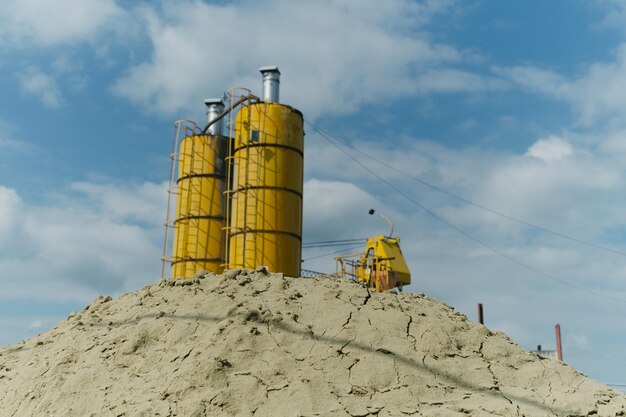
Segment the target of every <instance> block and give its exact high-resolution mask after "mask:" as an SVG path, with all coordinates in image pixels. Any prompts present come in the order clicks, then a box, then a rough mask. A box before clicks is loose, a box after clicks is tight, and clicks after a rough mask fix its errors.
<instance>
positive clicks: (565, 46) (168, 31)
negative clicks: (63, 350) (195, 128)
mask: <svg viewBox="0 0 626 417" xmlns="http://www.w3.org/2000/svg"><path fill="white" fill-rule="evenodd" d="M625 27H626V1H624V0H551V1H549V2H547V1H544V0H527V1H523V2H520V1H515V0H505V1H486V0H463V1H461V0H458V1H456V0H422V1H417V0H414V1H409V0H390V1H384V2H380V1H363V0H320V1H316V2H310V1H287V0H239V1H235V2H229V1H225V0H216V1H199V0H198V1H188V0H182V1H179V2H165V1H163V2H159V1H144V2H142V1H139V2H136V1H130V0H55V1H52V0H19V1H18V0H5V1H3V4H2V8H0V97H1V98H2V99H1V100H0V285H2V289H3V290H2V291H1V292H0V297H1V302H0V312H1V313H2V315H1V316H0V343H12V342H15V341H17V340H20V339H21V338H24V337H28V336H30V335H33V334H36V333H38V332H41V331H44V330H46V329H48V328H49V327H51V326H52V325H53V324H54V323H55V322H56V321H58V320H60V319H62V318H63V317H65V316H66V315H67V314H68V313H69V312H70V311H72V310H77V309H80V308H81V307H82V306H83V305H84V304H85V303H87V302H89V301H90V300H91V299H92V298H93V297H95V296H96V295H97V294H101V293H108V294H113V295H115V294H119V293H121V292H123V291H128V290H134V289H137V288H140V287H141V286H143V285H145V284H146V283H149V282H153V281H155V280H156V279H157V278H158V277H159V275H160V268H161V264H160V256H161V250H162V236H163V226H162V223H163V220H164V217H165V204H166V193H165V183H166V180H167V177H168V172H169V159H168V154H169V152H170V149H171V144H172V137H173V133H174V132H173V123H174V121H175V120H177V119H193V120H198V121H199V122H202V121H203V120H204V117H205V115H204V106H203V104H202V100H203V99H204V98H207V97H215V96H220V95H221V94H222V93H223V92H224V91H225V90H226V89H227V88H228V87H231V86H245V87H249V88H251V89H253V90H254V91H256V92H258V91H259V88H260V79H259V74H258V67H260V66H262V65H278V66H279V67H280V69H281V72H282V85H281V87H282V90H281V100H282V101H283V102H285V103H288V104H291V105H293V106H295V107H297V108H299V109H300V110H302V111H303V113H304V115H305V118H306V120H307V121H308V122H309V123H310V124H311V125H307V135H306V154H305V172H306V178H305V180H306V183H305V236H304V240H305V241H320V240H330V239H344V238H345V239H348V238H357V237H365V236H368V235H372V234H378V233H383V232H386V230H387V229H386V225H385V223H384V222H383V221H382V220H381V219H380V218H376V217H372V216H368V215H367V211H368V209H369V208H375V209H377V211H378V212H380V213H386V214H387V215H389V216H390V217H391V218H392V219H393V220H394V222H395V226H396V232H397V234H398V235H399V236H401V238H402V246H403V250H404V252H405V255H407V257H408V259H409V265H410V267H411V271H412V274H413V284H412V285H411V287H410V288H409V290H411V291H417V292H423V293H426V294H427V295H429V296H431V297H434V298H437V299H440V300H442V301H445V302H446V303H448V304H450V305H452V306H454V307H455V308H456V309H458V310H460V311H461V312H463V313H465V314H466V315H468V317H469V318H471V319H472V320H475V319H476V305H477V303H479V302H481V303H483V304H484V306H485V319H486V324H487V325H488V326H489V327H491V328H493V329H496V330H502V331H505V332H506V333H507V334H509V335H510V336H511V337H512V338H513V339H515V340H516V341H517V342H518V343H520V344H521V345H522V346H523V347H525V348H527V349H532V348H535V347H536V346H537V345H539V344H541V345H542V346H543V347H544V348H547V349H554V346H555V342H554V325H555V324H556V323H560V324H561V327H562V330H563V339H564V356H565V360H566V361H567V362H568V363H570V364H571V365H573V366H575V367H576V368H577V369H579V370H581V371H583V372H584V373H587V374H589V375H591V376H592V377H594V378H596V379H598V380H600V381H602V382H605V383H613V384H626V379H625V378H624V377H623V375H624V374H625V373H626V358H625V357H624V355H623V346H624V345H625V344H626V324H624V321H623V319H621V318H620V317H623V316H624V315H626V164H624V163H623V161H622V160H623V159H624V158H626V94H624V91H625V90H626V32H625V31H624V28H625ZM311 126H315V127H316V128H318V129H322V130H323V131H325V132H329V133H331V134H332V135H333V136H334V137H336V138H337V139H340V140H341V141H342V142H343V143H345V144H347V145H348V146H349V148H347V149H344V150H343V151H342V150H341V149H340V148H338V147H336V146H335V145H333V144H332V143H331V142H330V141H329V140H328V139H327V138H324V137H323V136H321V135H320V134H318V133H316V131H315V130H314V129H313V128H312V127H311ZM344 151H345V152H347V154H346V153H344ZM348 155H351V156H352V157H353V158H356V159H357V161H359V162H360V164H361V165H359V164H358V163H357V162H355V161H354V160H353V159H351V158H350V157H349V156H348ZM371 156H373V157H374V158H375V159H372V158H370V157H371ZM381 162H382V164H381ZM390 167H391V168H390ZM369 171H373V172H375V173H376V174H377V175H378V176H379V177H380V178H377V177H376V176H374V175H372V174H371V173H370V172H369ZM410 177H413V178H410ZM381 178H382V180H383V181H381ZM429 185H430V186H429ZM440 190H443V191H445V192H441V191H440ZM479 206H480V207H479ZM481 207H483V208H481ZM424 208H426V210H424ZM485 208H486V209H487V210H486V209H485ZM494 212H498V213H501V214H504V215H505V216H502V215H497V214H494ZM507 216H508V217H507ZM511 218H514V219H517V220H518V221H515V220H512V219H511ZM529 224H530V225H535V226H539V227H531V226H529ZM545 229H548V230H549V231H552V232H554V233H548V232H546V230H545ZM564 235H565V236H566V237H569V238H570V239H567V238H564V237H563V236H564ZM581 242H582V243H581ZM598 246H601V247H602V248H598ZM345 249H346V250H348V249H350V248H345ZM327 252H328V249H316V250H309V251H306V252H305V253H304V258H305V259H310V258H313V259H310V260H307V261H306V262H305V264H304V267H305V268H308V269H313V270H320V271H332V270H334V264H333V261H332V257H329V256H326V257H318V256H319V255H322V254H324V253H327Z"/></svg>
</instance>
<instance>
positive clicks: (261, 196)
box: [227, 67, 304, 277]
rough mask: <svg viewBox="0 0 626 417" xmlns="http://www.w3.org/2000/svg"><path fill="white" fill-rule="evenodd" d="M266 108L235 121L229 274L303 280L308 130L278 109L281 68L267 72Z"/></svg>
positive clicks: (295, 115)
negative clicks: (263, 271)
mask: <svg viewBox="0 0 626 417" xmlns="http://www.w3.org/2000/svg"><path fill="white" fill-rule="evenodd" d="M261 72H262V73H263V76H264V102H260V103H253V104H250V105H248V106H245V107H243V108H241V110H240V111H239V113H238V114H237V118H236V133H235V143H234V150H233V155H232V159H233V164H234V172H233V183H232V189H231V191H230V193H229V194H230V198H231V202H230V210H231V213H230V222H229V253H228V263H227V264H228V267H229V268H256V267H257V266H260V265H265V266H267V267H268V268H269V270H270V271H274V272H283V273H285V274H286V275H290V276H296V277H297V276H300V262H301V251H302V241H301V236H302V186H303V150H304V130H303V118H302V113H300V111H298V110H296V109H294V108H293V107H290V106H286V105H284V104H279V103H277V102H276V101H278V82H279V80H278V76H279V74H280V73H279V72H278V68H276V67H264V68H262V69H261Z"/></svg>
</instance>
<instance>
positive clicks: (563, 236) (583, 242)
mask: <svg viewBox="0 0 626 417" xmlns="http://www.w3.org/2000/svg"><path fill="white" fill-rule="evenodd" d="M305 123H307V124H308V125H309V126H311V128H313V129H314V130H315V131H317V132H318V133H320V134H321V135H322V133H321V132H323V135H328V136H329V137H331V138H333V139H334V140H336V141H337V142H340V143H341V144H343V145H344V146H346V147H348V148H350V149H352V150H353V151H355V152H357V153H359V154H361V155H363V156H365V157H367V158H369V159H371V160H373V161H375V162H377V163H379V164H380V165H382V166H384V167H386V168H389V169H390V170H392V171H394V172H397V173H398V174H401V175H403V176H405V177H407V178H409V179H411V180H413V181H415V182H418V183H420V184H422V185H425V186H427V187H429V188H431V189H433V190H435V191H438V192H440V193H442V194H445V195H447V196H449V197H452V198H454V199H456V200H458V201H462V202H464V203H466V204H469V205H471V206H473V207H476V208H478V209H480V210H483V211H486V212H488V213H491V214H494V215H496V216H500V217H502V218H505V219H508V220H510V221H513V222H516V223H518V224H522V225H524V226H526V227H530V228H532V229H535V230H539V231H541V232H544V233H547V234H551V235H553V236H556V237H559V238H561V239H566V240H569V241H572V242H576V243H578V244H581V245H585V246H588V247H592V248H595V249H599V250H602V251H605V252H610V253H613V254H616V255H621V256H626V252H624V251H620V250H617V249H613V248H609V247H607V246H603V245H598V244H596V243H593V242H589V241H587V240H584V239H580V238H577V237H575V236H571V235H568V234H565V233H561V232H557V231H554V230H551V229H548V228H547V227H544V226H539V225H537V224H534V223H530V222H528V221H526V220H522V219H519V218H517V217H515V216H511V215H509V214H506V213H503V212H501V211H498V210H494V209H492V208H489V207H487V206H484V205H482V204H479V203H476V202H474V201H472V200H468V199H467V198H464V197H461V196H459V195H457V194H454V193H452V192H450V191H448V190H445V189H443V188H441V187H438V186H436V185H434V184H431V183H430V182H428V181H426V180H424V179H422V178H420V177H417V176H414V175H411V174H409V173H407V172H405V171H402V170H400V169H398V168H396V167H394V166H393V165H391V164H388V163H386V162H385V161H382V160H380V159H378V158H376V157H375V156H373V155H370V154H368V153H367V152H364V151H362V150H360V149H358V148H356V147H354V146H352V145H351V144H350V143H348V142H346V141H344V140H342V139H341V138H338V137H337V136H334V135H332V134H330V133H328V132H325V131H324V130H322V129H320V128H318V127H314V126H313V125H312V124H311V123H310V122H308V121H306V120H305Z"/></svg>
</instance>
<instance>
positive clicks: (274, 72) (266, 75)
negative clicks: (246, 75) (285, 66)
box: [259, 66, 280, 103]
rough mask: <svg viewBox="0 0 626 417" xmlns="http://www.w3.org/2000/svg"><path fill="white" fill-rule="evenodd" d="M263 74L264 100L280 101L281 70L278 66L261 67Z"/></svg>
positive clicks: (270, 101)
mask: <svg viewBox="0 0 626 417" xmlns="http://www.w3.org/2000/svg"><path fill="white" fill-rule="evenodd" d="M259 71H261V74H263V101H265V102H266V103H278V102H279V92H280V71H279V70H278V67H277V66H268V67H261V68H259Z"/></svg>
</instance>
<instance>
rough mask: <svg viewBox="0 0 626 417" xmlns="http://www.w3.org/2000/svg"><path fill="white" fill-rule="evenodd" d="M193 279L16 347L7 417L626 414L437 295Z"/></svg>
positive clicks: (127, 298)
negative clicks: (458, 310) (474, 322)
mask: <svg viewBox="0 0 626 417" xmlns="http://www.w3.org/2000/svg"><path fill="white" fill-rule="evenodd" d="M203 278H204V277H203ZM188 284H190V285H184V286H183V285H180V286H179V285H177V286H170V285H169V283H166V282H164V281H162V282H160V283H159V284H158V285H153V286H146V287H144V288H143V289H141V290H140V291H137V292H132V293H127V294H124V295H122V296H121V297H120V298H119V299H117V300H111V298H110V297H98V298H97V299H96V300H95V301H94V302H93V303H92V304H91V305H90V306H88V307H86V308H85V309H84V310H83V311H82V312H80V313H77V314H73V315H70V317H68V319H67V320H64V321H63V322H61V323H59V324H58V325H57V326H56V327H55V328H54V329H52V330H51V331H50V332H48V333H46V334H42V335H40V336H37V337H35V338H32V339H30V340H28V341H26V342H22V343H20V344H18V345H15V346H11V347H7V348H3V349H1V350H0V415H2V416H14V417H21V416H37V417H41V416H57V417H71V416H80V417H87V416H128V417H134V416H146V417H148V416H185V417H187V416H195V417H198V416H231V415H232V416H252V415H254V416H354V417H357V416H370V415H372V416H379V417H383V416H407V415H409V416H411V415H413V416H467V415H471V416H494V415H497V416H522V415H525V416H554V415H558V416H592V415H600V416H615V415H625V412H624V410H626V398H625V397H624V396H622V395H620V394H617V393H616V392H614V391H611V390H610V389H608V388H607V387H605V386H602V385H600V384H598V383H596V382H594V381H592V380H590V379H588V378H586V377H585V376H584V375H582V374H580V373H578V372H576V371H575V370H573V369H572V368H570V367H568V366H567V365H563V364H560V363H557V362H555V361H552V360H548V359H541V358H539V357H538V356H536V355H534V354H530V353H526V352H524V351H523V350H522V349H520V348H519V347H518V346H517V345H515V343H513V342H512V341H511V340H510V339H509V338H507V337H506V336H505V335H503V334H501V333H491V332H490V331H489V330H488V329H487V328H485V327H484V326H481V325H473V324H472V323H471V322H470V321H468V320H467V318H466V317H464V316H463V315H461V314H459V313H457V312H455V311H454V310H453V309H452V308H450V307H448V306H446V305H443V304H441V303H438V302H436V301H434V300H431V299H429V298H427V297H424V296H422V295H417V294H393V293H384V294H375V293H374V294H369V293H368V292H367V290H366V289H364V288H362V287H360V286H359V285H356V284H354V283H351V282H347V281H343V280H331V279H325V278H317V279H294V278H283V276H282V275H279V274H271V275H269V276H268V275H266V274H264V273H262V272H247V271H237V270H234V271H228V272H226V273H225V274H224V275H222V276H214V275H211V274H209V275H207V276H206V278H205V279H196V280H195V282H193V283H192V282H190V281H189V282H188Z"/></svg>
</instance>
